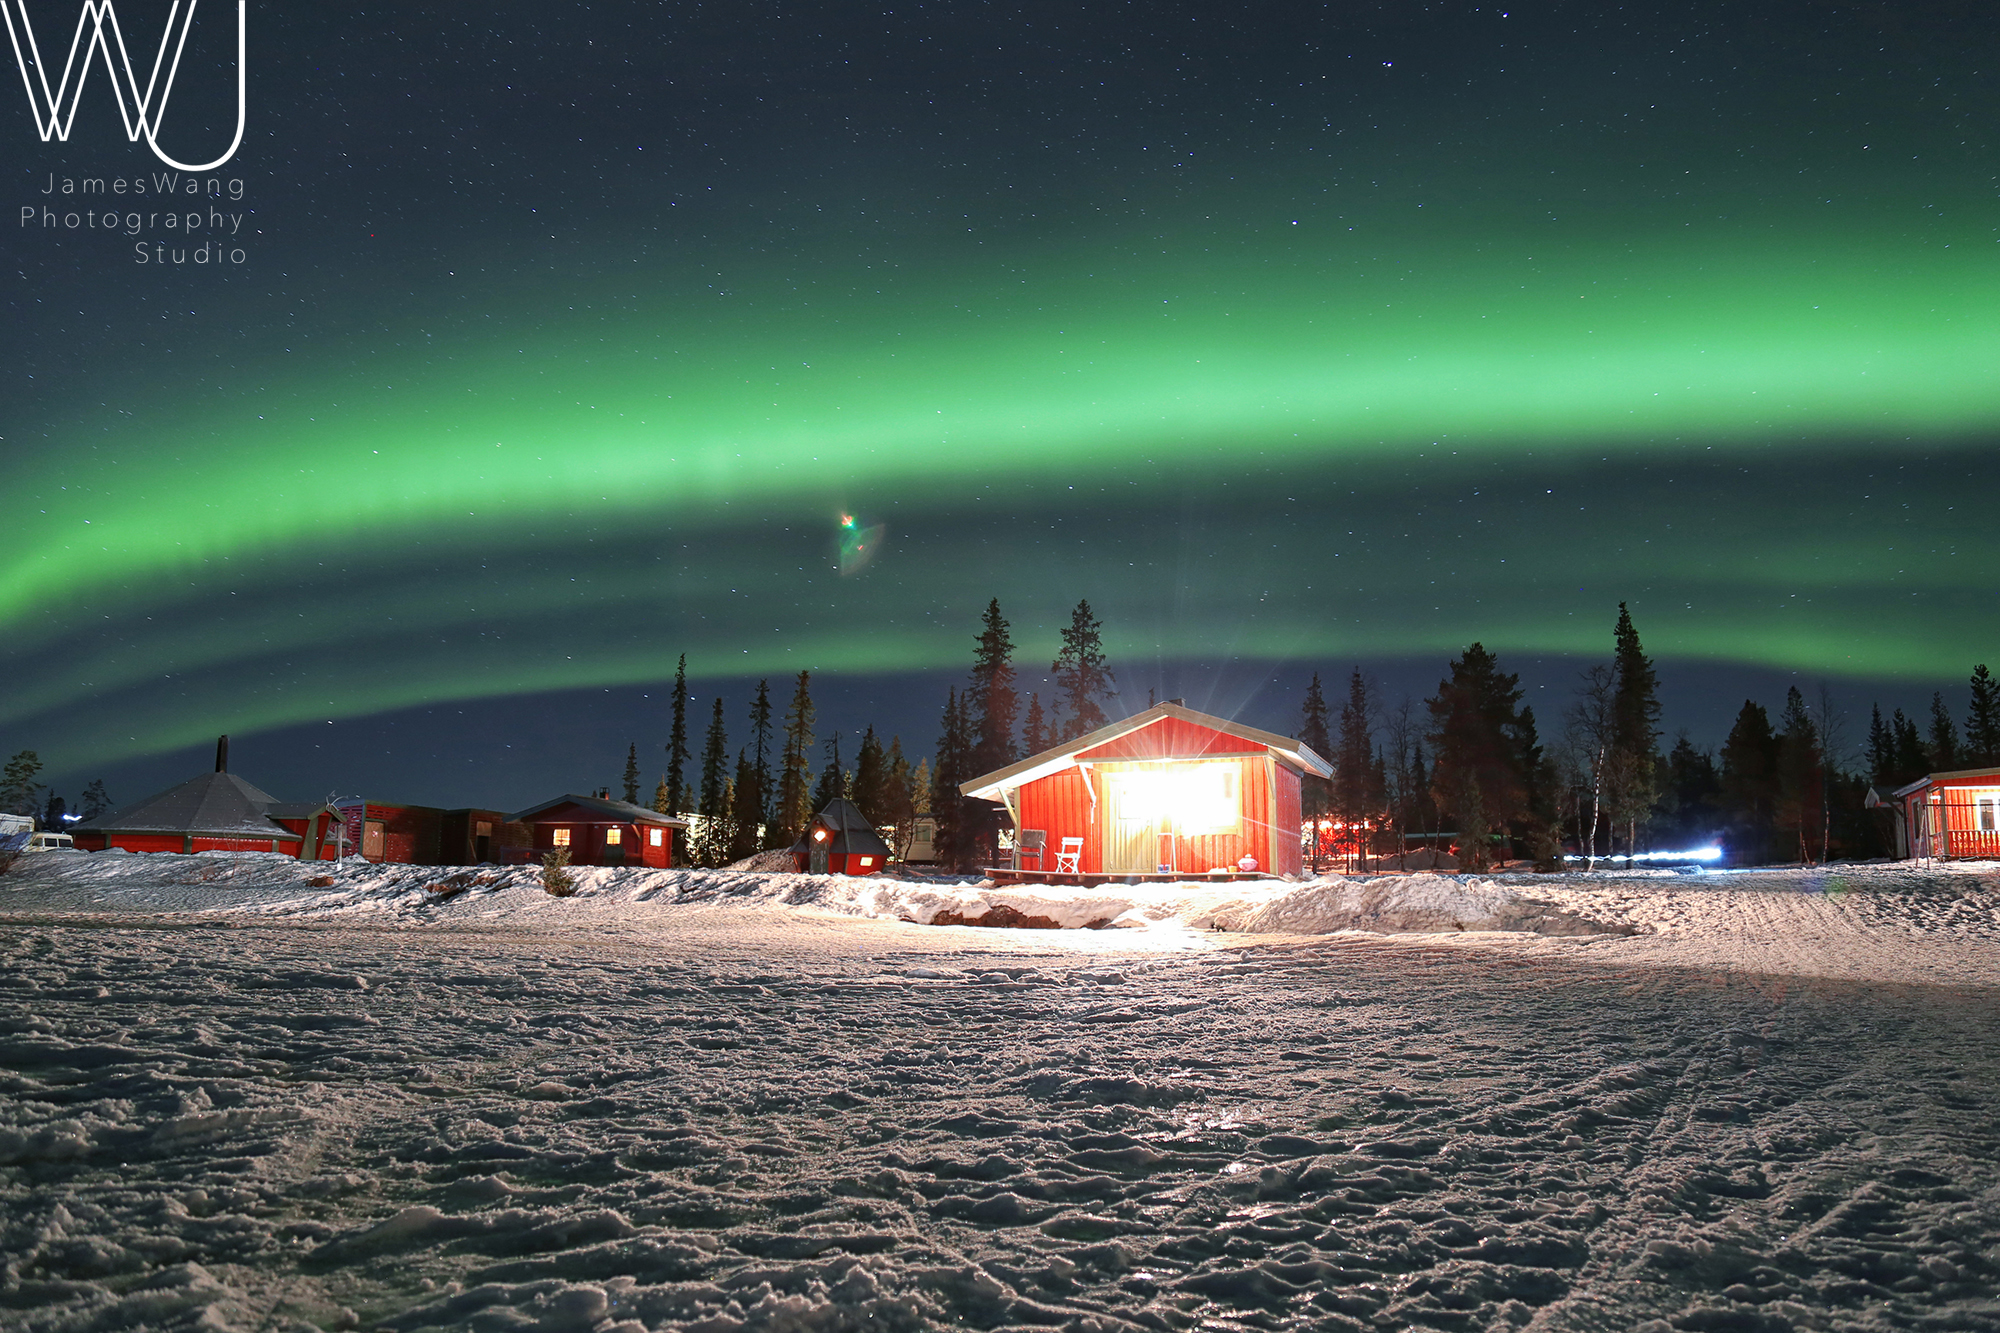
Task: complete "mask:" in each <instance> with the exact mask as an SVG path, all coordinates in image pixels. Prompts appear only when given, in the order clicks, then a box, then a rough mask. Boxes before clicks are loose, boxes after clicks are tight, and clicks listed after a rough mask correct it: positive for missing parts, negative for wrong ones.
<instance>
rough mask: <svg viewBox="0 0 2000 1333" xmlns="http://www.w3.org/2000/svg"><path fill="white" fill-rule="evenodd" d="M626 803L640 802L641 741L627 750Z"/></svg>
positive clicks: (634, 803)
mask: <svg viewBox="0 0 2000 1333" xmlns="http://www.w3.org/2000/svg"><path fill="white" fill-rule="evenodd" d="M625 803H626V804H627V805H637V804H639V742H637V741H633V742H632V746H631V748H630V749H628V750H626V751H625Z"/></svg>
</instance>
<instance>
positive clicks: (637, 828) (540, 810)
mask: <svg viewBox="0 0 2000 1333" xmlns="http://www.w3.org/2000/svg"><path fill="white" fill-rule="evenodd" d="M507 820H508V822H509V823H514V824H524V825H526V826H528V827H529V828H530V829H531V830H532V831H533V842H532V847H533V852H532V856H533V858H534V859H540V858H541V857H542V856H543V855H545V854H547V853H549V852H553V851H559V850H562V849H564V848H567V849H568V850H569V860H570V864H571V865H579V866H651V867H653V868H654V869H656V870H665V869H666V868H667V867H668V866H670V865H672V864H673V855H674V830H675V829H684V828H686V827H687V821H686V820H685V819H681V818H679V817H678V816H675V815H663V814H661V813H659V812H658V811H657V810H648V809H647V808H646V807H644V806H643V805H633V804H631V803H630V802H627V801H613V800H610V799H608V797H605V796H578V795H576V794H574V793H571V794H568V795H564V796H558V797H556V799H554V800H553V801H544V802H543V803H542V804H540V805H536V806H530V807H529V808H528V809H526V810H523V811H520V812H519V813H518V814H512V815H509V816H508V817H507ZM521 859H523V860H527V859H529V856H528V854H527V853H526V852H525V850H524V853H523V854H522V857H521Z"/></svg>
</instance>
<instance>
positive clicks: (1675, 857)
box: [1628, 847, 1722, 861]
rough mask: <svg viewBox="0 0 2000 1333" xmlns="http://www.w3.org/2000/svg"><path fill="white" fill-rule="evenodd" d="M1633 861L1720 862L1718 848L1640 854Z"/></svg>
mask: <svg viewBox="0 0 2000 1333" xmlns="http://www.w3.org/2000/svg"><path fill="white" fill-rule="evenodd" d="M1628 859H1629V860H1633V861H1720V860H1721V859H1722V849H1721V848H1720V847H1697V848H1695V849H1694V850H1693V851H1691V852H1640V853H1639V854H1638V855H1637V856H1633V857H1629V858H1628Z"/></svg>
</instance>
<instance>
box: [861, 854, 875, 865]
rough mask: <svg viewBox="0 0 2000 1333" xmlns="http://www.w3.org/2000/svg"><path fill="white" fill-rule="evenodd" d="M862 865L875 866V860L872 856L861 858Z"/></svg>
mask: <svg viewBox="0 0 2000 1333" xmlns="http://www.w3.org/2000/svg"><path fill="white" fill-rule="evenodd" d="M861 864H862V865H864V866H872V865H874V864H875V858H874V857H872V856H864V857H862V858H861Z"/></svg>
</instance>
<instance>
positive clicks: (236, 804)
mask: <svg viewBox="0 0 2000 1333" xmlns="http://www.w3.org/2000/svg"><path fill="white" fill-rule="evenodd" d="M277 804H278V798H277V797H275V796H273V795H271V794H270V793H269V792H267V791H264V790H262V789H261V788H258V787H254V786H252V785H251V784H249V783H248V782H245V781H244V780H243V779H242V778H239V777H237V776H236V775H235V774H234V773H203V774H202V775H201V776H200V777H197V778H189V779H188V780H187V781H186V782H183V783H181V784H180V786H178V787H169V788H168V789H167V790H166V791H163V792H161V793H159V794H158V795H157V796H149V797H147V798H146V799H145V800H143V801H140V802H138V803H137V804H135V805H128V806H126V807H125V808H124V809H122V810H114V811H112V812H111V813H110V814H108V815H99V816H98V817H97V818H96V819H92V820H86V821H85V822H84V823H81V824H78V825H77V826H76V827H75V828H74V829H73V830H71V831H72V832H76V833H180V834H200V835H204V836H208V837H216V838H259V839H262V838H276V839H278V840H279V841H281V842H299V841H301V839H300V837H299V835H298V834H296V833H294V832H292V831H291V830H290V829H287V828H284V827H282V826H280V825H278V824H274V823H272V822H271V818H270V812H271V809H272V807H274V806H276V805H277Z"/></svg>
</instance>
